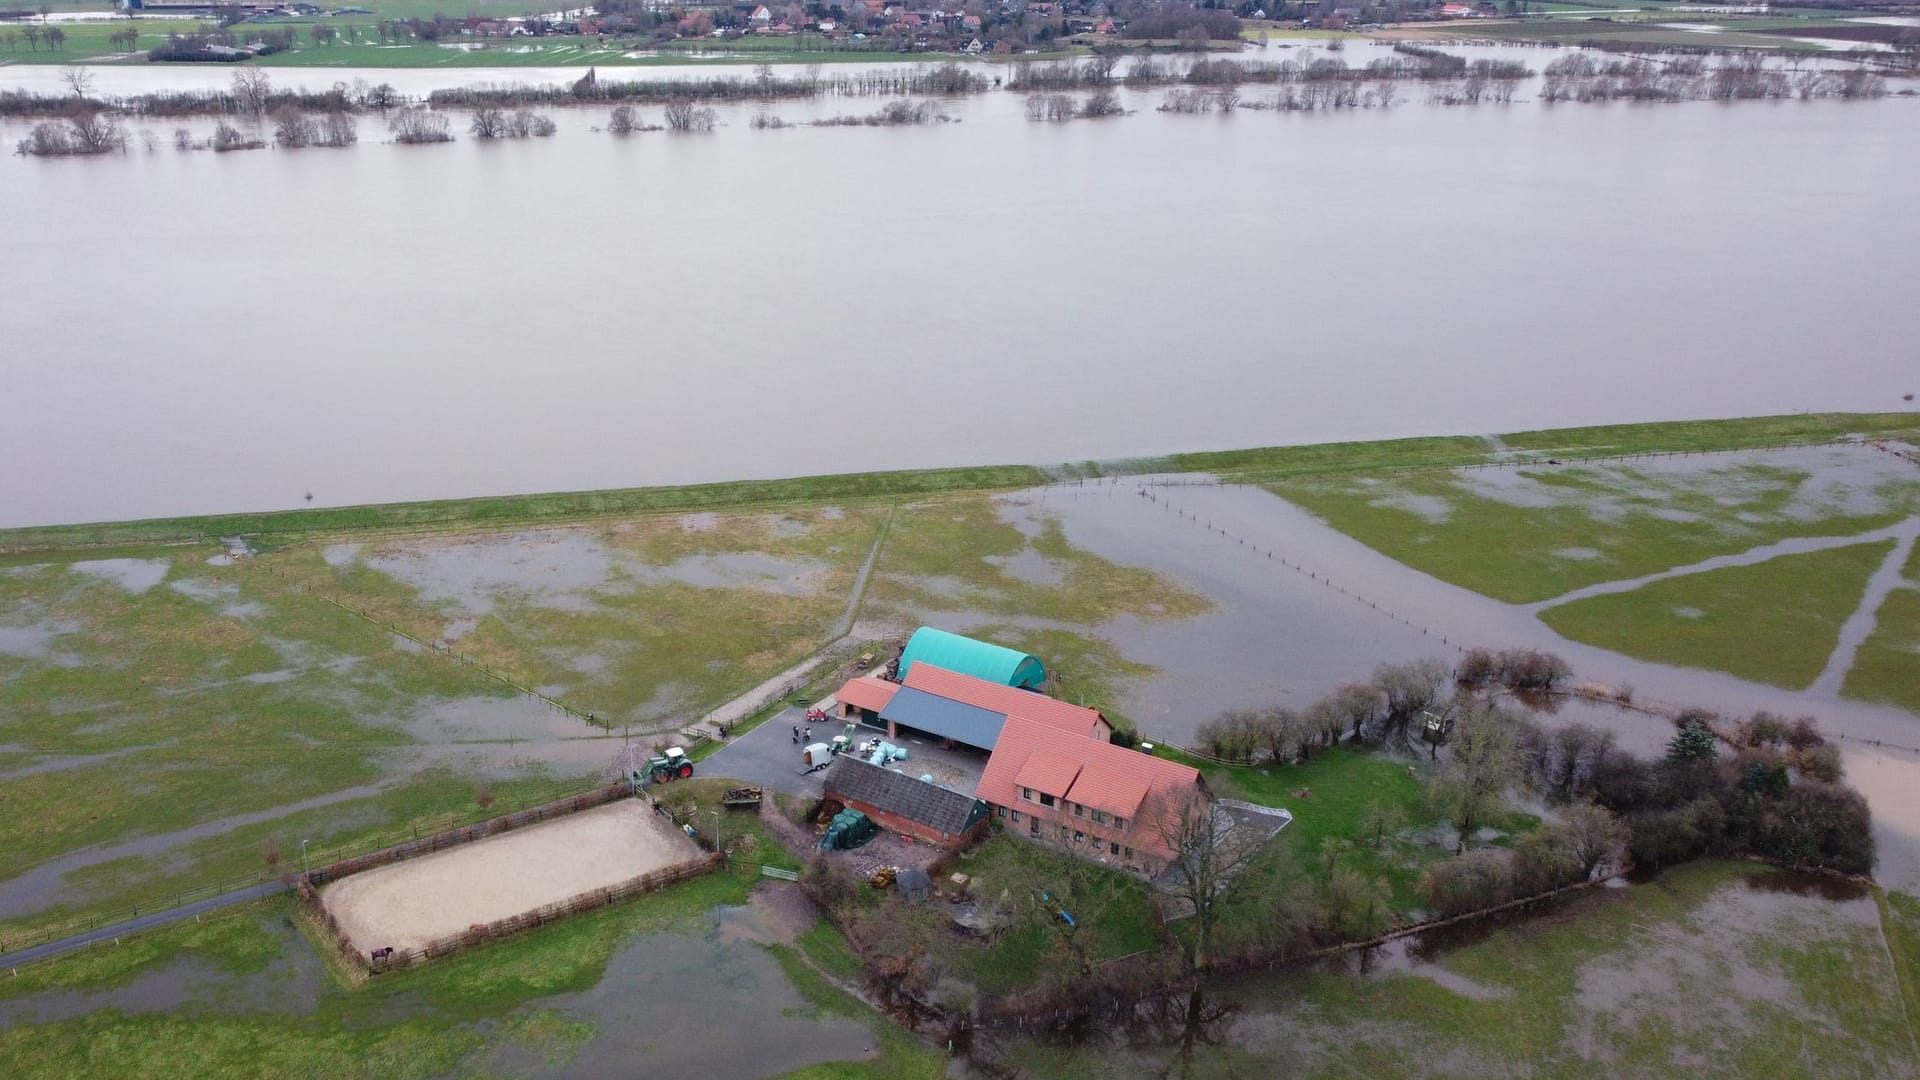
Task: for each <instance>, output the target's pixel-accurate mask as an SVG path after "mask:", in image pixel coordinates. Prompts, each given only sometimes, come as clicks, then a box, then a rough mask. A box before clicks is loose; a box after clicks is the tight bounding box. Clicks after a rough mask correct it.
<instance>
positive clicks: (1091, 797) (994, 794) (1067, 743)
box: [975, 714, 1212, 875]
mask: <svg viewBox="0 0 1920 1080" xmlns="http://www.w3.org/2000/svg"><path fill="white" fill-rule="evenodd" d="M975 793H976V794H977V795H978V796H979V797H980V799H981V800H982V801H984V802H985V803H986V804H987V805H988V806H990V807H992V809H993V814H994V816H995V817H997V818H1000V819H1002V821H1003V822H1004V823H1005V825H1006V828H1007V829H1008V830H1009V831H1011V832H1013V833H1014V834H1015V835H1017V836H1024V837H1028V838H1030V839H1038V840H1045V841H1047V842H1048V843H1052V844H1057V845H1059V846H1060V847H1063V848H1066V849H1067V850H1069V851H1072V852H1074V853H1076V854H1078V855H1081V856H1082V857H1084V858H1087V859H1090V860H1093V861H1095V862H1100V863H1105V864H1107V865H1110V866H1114V867H1119V868H1124V869H1127V870H1131V871H1134V872H1136V873H1144V874H1148V875H1153V874H1158V873H1159V872H1160V871H1161V870H1163V869H1165V867H1166V864H1167V861H1168V860H1169V859H1170V858H1171V857H1172V856H1173V850H1172V848H1171V847H1170V846H1169V845H1168V843H1167V839H1166V837H1165V836H1163V835H1162V831H1163V822H1164V821H1165V820H1166V816H1167V815H1168V814H1170V813H1173V812H1175V807H1177V806H1178V805H1179V803H1180V801H1181V800H1183V799H1185V798H1187V797H1189V796H1190V795H1192V794H1197V795H1198V796H1199V797H1201V798H1207V799H1211V798H1212V795H1211V793H1210V792H1208V791H1207V786H1206V782H1205V781H1204V780H1202V779H1201V777H1200V773H1199V771H1198V770H1196V769H1193V768H1190V767H1188V766H1186V765H1179V764H1176V763H1174V762H1171V761H1167V760H1165V759H1164V758H1157V757H1154V756H1153V755H1151V754H1143V753H1141V752H1140V751H1138V750H1129V749H1127V748H1126V747H1122V746H1115V745H1113V744H1112V743H1110V742H1107V741H1105V740H1096V739H1089V738H1084V737H1076V736H1074V735H1072V734H1070V733H1068V732H1066V731H1064V730H1062V729H1061V728H1060V727H1058V726H1056V725H1055V724H1051V723H1047V722H1045V721H1040V720H1033V719H1029V718H1028V717H1026V716H1022V715H1019V714H1014V715H1010V716H1008V717H1007V722H1006V724H1005V726H1004V727H1002V728H1001V730H1000V740H999V743H998V745H996V746H995V747H994V749H993V756H992V757H990V758H988V759H987V771H986V774H985V775H984V776H982V777H981V778H980V785H979V787H978V788H977V789H976V792H975Z"/></svg>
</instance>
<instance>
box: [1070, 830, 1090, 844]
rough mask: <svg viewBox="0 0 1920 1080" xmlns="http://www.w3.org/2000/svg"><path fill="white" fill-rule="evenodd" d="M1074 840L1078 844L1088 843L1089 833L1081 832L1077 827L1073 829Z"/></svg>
mask: <svg viewBox="0 0 1920 1080" xmlns="http://www.w3.org/2000/svg"><path fill="white" fill-rule="evenodd" d="M1073 842H1074V843H1076V844H1084V843H1086V842H1087V834H1086V833H1083V832H1081V831H1080V830H1079V829H1075V830H1073Z"/></svg>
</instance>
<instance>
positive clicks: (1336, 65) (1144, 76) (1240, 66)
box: [1007, 49, 1534, 91]
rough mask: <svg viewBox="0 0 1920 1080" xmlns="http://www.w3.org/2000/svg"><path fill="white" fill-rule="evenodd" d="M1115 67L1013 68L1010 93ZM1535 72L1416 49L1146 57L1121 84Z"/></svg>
mask: <svg viewBox="0 0 1920 1080" xmlns="http://www.w3.org/2000/svg"><path fill="white" fill-rule="evenodd" d="M1115 68H1116V63H1115V61H1114V59H1113V58H1112V57H1095V58H1094V59H1092V60H1085V61H1079V62H1075V63H1053V64H1034V63H1020V64H1015V65H1014V66H1013V72H1012V74H1011V75H1010V76H1009V77H1008V79H1007V88H1008V89H1010V90H1051V91H1057V90H1080V89H1092V88H1096V87H1101V86H1108V85H1111V84H1112V83H1113V81H1114V71H1115ZM1533 74H1534V72H1533V70H1532V69H1531V68H1529V67H1527V66H1526V65H1525V64H1522V63H1519V62H1517V61H1510V60H1474V61H1471V62H1469V61H1467V60H1466V59H1464V58H1462V57H1458V56H1454V55H1452V54H1450V53H1442V52H1437V51H1435V50H1431V49H1416V50H1414V52H1413V54H1412V55H1411V56H1410V57H1398V56H1396V57H1382V58H1380V59H1377V60H1373V61H1370V62H1369V63H1367V64H1365V65H1362V66H1359V67H1355V66H1353V65H1350V64H1348V63H1347V62H1346V61H1345V60H1342V59H1339V58H1338V57H1322V58H1319V59H1315V60H1308V61H1305V62H1301V61H1295V60H1286V61H1282V62H1279V63H1270V62H1264V61H1243V60H1230V59H1225V58H1221V59H1214V60H1196V61H1194V62H1193V63H1191V64H1188V65H1184V66H1183V65H1181V64H1180V63H1178V62H1172V61H1166V60H1161V59H1159V58H1156V57H1151V56H1147V57H1142V58H1140V59H1139V60H1137V61H1135V62H1134V63H1133V65H1132V66H1130V67H1129V68H1128V69H1127V72H1126V74H1125V75H1124V76H1121V78H1120V81H1121V82H1124V83H1125V84H1126V85H1128V86H1132V87H1147V86H1160V85H1170V84H1177V83H1184V84H1186V85H1189V86H1239V85H1241V84H1243V83H1313V82H1372V81H1395V80H1401V79H1411V80H1440V79H1460V78H1481V79H1490V80H1505V81H1517V80H1520V79H1525V78H1529V77H1530V76H1532V75H1533Z"/></svg>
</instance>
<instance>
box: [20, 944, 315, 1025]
mask: <svg viewBox="0 0 1920 1080" xmlns="http://www.w3.org/2000/svg"><path fill="white" fill-rule="evenodd" d="M256 918H257V921H258V922H259V923H260V924H261V926H262V927H263V929H265V930H266V931H267V933H269V934H270V935H272V936H273V937H274V938H275V939H276V940H277V941H278V943H279V946H280V948H279V950H278V952H277V954H276V955H275V958H274V959H273V960H272V961H271V962H270V963H269V964H268V965H267V967H266V969H265V970H262V971H257V972H252V973H249V974H245V975H239V974H235V973H233V972H231V971H226V970H223V969H221V968H220V967H218V966H216V965H214V964H212V963H209V962H207V961H205V960H202V959H200V958H199V957H196V956H194V955H192V954H190V953H188V954H184V955H180V956H176V957H175V958H174V959H172V960H169V961H167V962H166V963H164V964H162V965H159V966H157V967H153V968H149V969H146V970H143V971H141V972H140V973H139V974H138V975H136V976H134V978H133V979H132V981H130V982H128V983H126V984H125V985H122V986H115V987H109V988H106V989H100V990H42V991H40V992H39V993H35V994H26V995H22V996H20V997H15V998H0V1030H7V1029H10V1028H13V1027H16V1026H19V1025H22V1024H50V1023H56V1022H58V1021H61V1020H71V1019H73V1018H75V1017H80V1016H85V1015H87V1014H89V1013H94V1012H100V1011H103V1010H107V1009H111V1010H113V1011H115V1012H118V1013H122V1014H125V1015H128V1016H153V1015H164V1016H191V1015H195V1014H199V1015H207V1016H234V1015H241V1016H246V1015H257V1014H262V1013H270V1014H295V1015H304V1014H308V1013H312V1012H313V1011H314V1010H315V1009H316V1008H318V1006H319V1004H320V996H321V993H322V992H323V991H324V990H325V989H326V988H327V983H328V976H327V974H326V972H325V970H324V969H323V967H322V965H321V961H320V958H319V956H317V955H316V954H315V953H314V951H313V950H312V949H311V948H309V947H308V945H307V943H306V940H305V939H304V938H302V937H301V936H300V935H299V933H298V932H296V931H295V930H294V929H293V928H292V927H291V926H288V925H287V922H286V919H285V918H284V917H281V916H258V917H256Z"/></svg>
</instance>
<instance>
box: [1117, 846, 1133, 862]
mask: <svg viewBox="0 0 1920 1080" xmlns="http://www.w3.org/2000/svg"><path fill="white" fill-rule="evenodd" d="M1120 853H1121V854H1122V855H1125V856H1126V857H1127V858H1129V859H1131V858H1133V849H1132V848H1130V847H1123V848H1121V849H1120Z"/></svg>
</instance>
